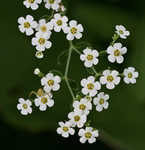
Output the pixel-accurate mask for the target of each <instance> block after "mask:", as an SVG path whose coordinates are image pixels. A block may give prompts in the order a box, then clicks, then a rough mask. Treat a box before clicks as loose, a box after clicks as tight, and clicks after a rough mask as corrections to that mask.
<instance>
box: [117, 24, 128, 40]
mask: <svg viewBox="0 0 145 150" xmlns="http://www.w3.org/2000/svg"><path fill="white" fill-rule="evenodd" d="M115 28H116V30H117V31H116V33H117V34H118V35H119V36H120V38H122V39H126V38H127V36H129V35H130V32H129V31H127V30H126V28H125V27H124V26H122V25H116V27H115Z"/></svg>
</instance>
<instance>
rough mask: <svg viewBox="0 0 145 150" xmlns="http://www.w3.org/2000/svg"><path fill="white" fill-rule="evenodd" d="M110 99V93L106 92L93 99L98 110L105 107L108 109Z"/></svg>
mask: <svg viewBox="0 0 145 150" xmlns="http://www.w3.org/2000/svg"><path fill="white" fill-rule="evenodd" d="M108 99H109V95H107V94H104V92H101V93H99V94H98V95H97V97H95V98H94V100H93V102H94V105H96V110H97V111H99V112H100V111H102V110H103V108H104V109H107V108H108V106H109V103H108Z"/></svg>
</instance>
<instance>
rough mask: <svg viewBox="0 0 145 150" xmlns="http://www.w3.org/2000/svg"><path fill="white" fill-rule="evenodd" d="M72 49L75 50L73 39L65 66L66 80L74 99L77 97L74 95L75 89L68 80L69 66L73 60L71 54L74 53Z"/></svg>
mask: <svg viewBox="0 0 145 150" xmlns="http://www.w3.org/2000/svg"><path fill="white" fill-rule="evenodd" d="M72 50H73V45H72V41H70V48H69V53H68V58H67V64H66V68H65V75H64V80H65V82H66V85H67V87H68V89H69V91H70V94H71V96H72V98H73V100H74V99H75V96H74V93H73V90H72V88H71V86H70V83H69V81H68V71H69V66H70V61H71V55H72Z"/></svg>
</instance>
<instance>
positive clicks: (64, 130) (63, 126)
mask: <svg viewBox="0 0 145 150" xmlns="http://www.w3.org/2000/svg"><path fill="white" fill-rule="evenodd" d="M59 125H60V127H59V128H57V133H58V134H61V135H62V136H63V137H65V138H68V137H69V134H70V135H74V134H75V130H74V129H73V128H71V123H70V122H69V121H67V122H65V123H63V122H59Z"/></svg>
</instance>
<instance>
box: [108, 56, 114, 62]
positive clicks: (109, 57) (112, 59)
mask: <svg viewBox="0 0 145 150" xmlns="http://www.w3.org/2000/svg"><path fill="white" fill-rule="evenodd" d="M108 60H109V61H110V62H111V63H114V62H115V57H114V56H113V55H109V56H108Z"/></svg>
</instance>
